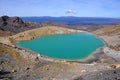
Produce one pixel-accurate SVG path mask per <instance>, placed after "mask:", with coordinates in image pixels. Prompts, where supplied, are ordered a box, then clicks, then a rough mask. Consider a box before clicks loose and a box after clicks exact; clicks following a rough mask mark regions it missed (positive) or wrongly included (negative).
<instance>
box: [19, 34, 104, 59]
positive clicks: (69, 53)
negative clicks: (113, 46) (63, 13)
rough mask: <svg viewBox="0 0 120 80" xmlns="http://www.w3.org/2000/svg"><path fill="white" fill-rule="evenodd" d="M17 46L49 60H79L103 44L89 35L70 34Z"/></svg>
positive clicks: (43, 38) (45, 37)
mask: <svg viewBox="0 0 120 80" xmlns="http://www.w3.org/2000/svg"><path fill="white" fill-rule="evenodd" d="M17 45H18V46H20V47H23V48H26V49H28V50H31V51H33V52H36V53H39V54H42V55H44V56H47V57H50V58H57V59H65V60H78V59H79V60H80V59H84V58H87V57H89V56H90V55H91V54H92V53H93V52H95V51H96V50H97V49H99V48H101V47H103V46H104V45H105V44H104V42H103V41H102V40H101V39H100V38H98V37H97V36H96V35H94V34H91V33H71V34H54V35H46V36H42V37H40V38H36V39H34V40H28V41H21V42H18V43H17Z"/></svg>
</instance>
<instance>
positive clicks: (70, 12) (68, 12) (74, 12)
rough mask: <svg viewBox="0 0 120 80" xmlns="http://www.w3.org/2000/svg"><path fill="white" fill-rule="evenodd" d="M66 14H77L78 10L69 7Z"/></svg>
mask: <svg viewBox="0 0 120 80" xmlns="http://www.w3.org/2000/svg"><path fill="white" fill-rule="evenodd" d="M65 13H66V14H76V11H74V10H72V9H68V10H66V11H65Z"/></svg>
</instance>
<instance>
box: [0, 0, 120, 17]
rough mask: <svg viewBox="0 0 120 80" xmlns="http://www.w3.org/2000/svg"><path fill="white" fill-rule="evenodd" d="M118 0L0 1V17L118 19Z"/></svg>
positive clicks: (119, 10)
mask: <svg viewBox="0 0 120 80" xmlns="http://www.w3.org/2000/svg"><path fill="white" fill-rule="evenodd" d="M119 5H120V1H119V0H29V1H27V0H1V1H0V16H3V15H8V16H20V17H31V16H35V17H36V16H37V17H41V16H51V17H61V16H74V17H101V18H104V17H105V18H120V15H119V14H120V9H119Z"/></svg>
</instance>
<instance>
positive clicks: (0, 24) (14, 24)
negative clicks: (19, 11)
mask: <svg viewBox="0 0 120 80" xmlns="http://www.w3.org/2000/svg"><path fill="white" fill-rule="evenodd" d="M26 26H27V25H26V24H25V23H24V22H23V20H22V19H20V18H19V17H8V16H2V17H1V18H0V29H1V30H3V31H9V32H13V33H18V32H21V31H23V30H25V29H26V28H27V27H26Z"/></svg>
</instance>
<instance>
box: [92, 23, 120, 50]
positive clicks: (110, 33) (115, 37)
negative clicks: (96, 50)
mask: <svg viewBox="0 0 120 80" xmlns="http://www.w3.org/2000/svg"><path fill="white" fill-rule="evenodd" d="M93 33H95V34H96V35H98V36H99V37H100V38H102V39H103V40H104V41H105V42H106V43H107V45H108V46H109V47H110V48H112V49H115V50H118V51H119V50H120V25H115V26H112V27H105V28H101V29H98V30H96V31H94V32H93Z"/></svg>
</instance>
